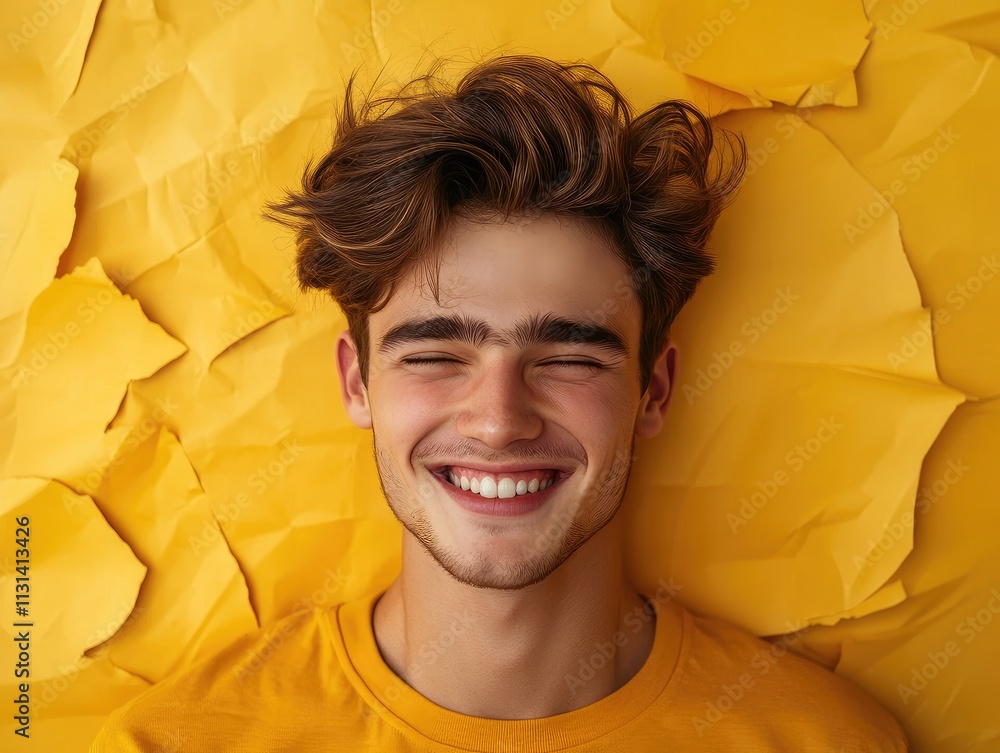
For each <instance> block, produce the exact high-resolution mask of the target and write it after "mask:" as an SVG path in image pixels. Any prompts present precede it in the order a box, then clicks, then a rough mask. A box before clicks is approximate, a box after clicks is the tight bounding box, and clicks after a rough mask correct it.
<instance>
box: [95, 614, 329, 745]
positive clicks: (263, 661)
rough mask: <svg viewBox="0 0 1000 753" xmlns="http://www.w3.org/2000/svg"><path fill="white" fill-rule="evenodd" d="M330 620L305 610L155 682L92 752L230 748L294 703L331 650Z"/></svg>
mask: <svg viewBox="0 0 1000 753" xmlns="http://www.w3.org/2000/svg"><path fill="white" fill-rule="evenodd" d="M328 620H329V615H328V614H327V613H326V610H321V609H303V610H299V611H297V612H294V613H292V614H290V615H287V616H285V617H284V618H281V619H279V620H277V621H276V622H274V623H272V624H270V625H268V626H265V627H263V628H260V629H259V630H258V631H256V632H254V633H250V634H247V635H244V636H243V637H242V638H240V639H238V640H236V641H235V642H233V643H232V644H230V645H229V646H228V647H227V648H226V649H224V650H223V651H221V652H219V653H217V654H215V655H214V656H211V657H208V658H206V659H203V660H201V661H199V662H198V663H196V664H194V665H193V666H191V667H190V668H188V669H187V670H184V671H182V672H179V673H176V674H174V675H171V676H170V677H168V678H166V679H164V680H162V681H161V682H158V683H156V684H154V685H153V686H152V687H150V688H148V689H147V690H145V691H143V692H142V693H140V694H139V695H138V696H136V697H135V698H133V699H132V700H131V701H129V702H128V703H127V704H125V705H124V706H122V707H120V708H118V709H116V710H115V711H113V712H112V713H111V714H110V715H109V716H108V718H107V720H106V721H105V723H104V725H103V727H102V728H101V730H100V732H99V734H98V736H97V738H96V739H95V740H94V742H93V744H92V747H91V749H90V753H104V751H154V750H155V751H160V752H163V753H166V752H167V751H178V752H179V751H182V750H183V751H196V750H212V749H216V750H217V749H222V748H224V747H225V746H224V744H223V741H224V740H227V739H232V737H231V734H233V733H235V732H237V731H238V730H240V729H242V730H243V731H244V732H245V731H246V729H247V728H248V726H250V725H249V724H248V723H249V722H252V721H253V720H256V721H257V722H258V723H263V722H264V721H265V720H266V719H267V718H268V717H271V718H273V717H275V716H280V714H281V713H282V712H281V707H282V706H285V705H291V706H294V704H295V703H296V697H295V695H296V689H297V688H301V687H302V684H303V681H306V685H307V686H308V682H307V680H308V678H307V677H305V676H304V675H303V673H304V672H308V671H309V670H310V669H311V670H312V672H313V674H315V673H316V672H317V671H318V669H317V662H316V654H317V652H319V653H322V652H326V653H329V652H328V650H327V649H326V648H325V644H326V643H328V642H327V641H326V634H327V632H328V630H329V621H328ZM327 666H328V665H327ZM312 687H315V685H313V686H312Z"/></svg>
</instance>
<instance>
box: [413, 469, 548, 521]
mask: <svg viewBox="0 0 1000 753" xmlns="http://www.w3.org/2000/svg"><path fill="white" fill-rule="evenodd" d="M431 475H432V476H434V478H436V479H437V480H438V481H439V482H440V483H441V485H442V486H443V487H444V488H445V491H447V492H448V494H449V495H450V496H451V498H452V499H453V500H455V501H456V502H457V503H458V504H459V505H460V506H461V507H463V508H464V509H466V510H468V511H469V512H474V513H478V514H480V515H493V516H502V517H510V518H513V517H517V516H518V515H527V514H528V513H531V512H534V511H535V510H537V509H538V508H539V507H541V506H542V505H544V504H545V503H546V502H548V500H549V498H550V497H551V496H552V492H553V491H554V490H555V489H556V488H557V487H558V486H559V485H560V484H562V482H563V481H564V480H565V476H563V477H560V478H558V479H557V481H556V482H555V483H554V484H552V485H551V486H550V487H548V488H547V489H543V490H542V491H538V492H534V493H532V494H523V495H518V496H516V497H511V498H509V499H500V498H499V497H494V498H493V499H487V498H486V497H483V496H482V495H479V494H473V493H472V492H471V491H466V490H465V489H461V488H459V487H457V486H455V485H454V484H452V483H451V482H450V481H448V479H446V478H443V477H441V476H439V475H438V474H436V473H431Z"/></svg>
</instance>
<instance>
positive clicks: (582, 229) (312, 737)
mask: <svg viewBox="0 0 1000 753" xmlns="http://www.w3.org/2000/svg"><path fill="white" fill-rule="evenodd" d="M351 91H352V89H351V86H350V85H349V86H348V93H347V98H346V101H345V108H344V112H343V116H342V118H341V121H340V124H339V129H338V133H337V136H336V140H335V143H334V145H333V148H332V150H331V151H330V152H329V154H327V155H326V156H325V157H324V158H323V159H322V160H321V161H320V162H319V163H318V164H317V165H316V166H315V167H314V168H310V169H309V170H307V172H306V176H305V178H304V181H303V188H302V190H301V191H300V192H298V193H296V194H293V195H290V196H289V197H288V198H287V200H285V201H283V202H282V203H280V204H277V205H275V206H273V207H272V208H271V211H272V215H273V216H275V217H277V218H278V219H280V220H282V221H284V222H286V223H287V224H289V225H291V226H292V227H294V228H295V229H296V231H297V241H298V258H297V265H298V274H299V279H300V281H301V282H302V285H303V286H304V287H317V288H321V289H325V290H328V291H329V292H330V293H331V295H333V296H334V298H335V299H336V300H337V301H338V303H339V304H340V305H341V307H342V308H343V310H344V312H345V314H346V316H347V319H348V325H349V331H347V332H344V333H342V334H341V335H340V337H339V339H338V340H337V354H336V355H337V364H338V371H339V376H340V385H341V392H342V396H343V399H344V404H345V406H346V408H347V412H348V414H349V416H350V418H351V420H352V421H353V422H354V423H355V424H357V425H358V426H359V427H361V428H364V429H369V428H370V429H372V431H373V438H374V448H375V456H376V460H377V467H378V473H379V477H380V480H381V485H382V490H383V493H384V495H385V498H386V500H387V501H388V504H389V506H390V507H391V508H392V511H393V513H394V514H395V516H396V517H397V518H398V519H399V521H400V522H401V523H402V524H403V527H404V531H403V566H402V572H401V573H400V575H399V577H398V578H397V579H396V581H395V582H394V583H393V584H392V585H391V586H390V587H389V588H388V590H386V591H385V592H384V593H381V594H377V595H373V596H371V597H368V598H365V599H362V600H359V601H355V602H349V603H346V604H342V605H338V606H337V607H334V608H331V609H313V610H304V611H301V612H297V613H295V614H293V615H290V616H288V617H286V618H285V619H284V620H282V621H281V622H279V623H278V624H277V625H276V626H273V627H272V628H270V629H269V630H266V631H264V632H262V633H261V634H260V635H257V636H252V637H250V638H247V639H245V640H244V641H241V642H240V643H238V644H237V645H235V646H233V647H231V648H230V649H229V650H227V651H226V652H224V653H223V654H221V655H219V656H217V657H215V658H213V659H211V660H208V661H205V662H202V663H201V664H199V665H198V666H196V667H195V668H194V669H192V670H190V671H188V672H186V673H184V674H181V675H180V676H176V677H173V678H170V679H168V680H166V681H164V682H163V683H160V684H158V685H157V686H155V687H154V688H152V689H151V690H150V691H149V692H147V693H146V694H144V695H142V696H140V697H139V698H137V699H135V700H134V701H133V702H132V703H130V704H129V705H127V706H126V707H124V708H123V709H122V710H119V711H118V712H115V714H114V715H113V716H112V717H111V719H110V720H109V721H108V723H107V725H106V726H105V729H104V730H103V732H102V734H101V735H100V737H99V738H98V740H97V742H96V743H95V744H94V747H93V749H92V750H93V751H95V753H103V752H104V751H112V750H116V751H117V750H132V751H140V750H141V751H149V750H163V749H164V748H169V747H170V746H174V747H175V748H176V749H177V750H183V751H201V750H204V751H209V750H239V751H265V750H279V749H281V750H285V749H287V750H295V751H321V750H323V751H326V750H331V751H338V753H339V752H341V751H428V752H429V751H494V752H496V753H500V752H501V751H534V752H541V751H578V752H579V753H584V752H585V751H588V752H589V751H623V752H628V753H640V752H641V751H657V752H659V751H664V750H676V751H712V752H713V753H715V752H716V751H728V750H733V751H792V750H794V751H817V752H818V751H830V752H832V751H872V752H874V751H904V750H906V741H905V738H904V736H903V733H902V732H901V730H900V728H899V726H898V724H897V723H896V722H895V721H894V720H893V719H892V718H891V717H890V716H889V715H888V714H887V713H886V712H885V711H884V710H883V709H882V708H881V707H879V706H878V705H877V704H876V703H875V702H874V701H873V700H872V699H871V698H869V697H868V696H866V695H865V694H864V693H863V692H862V691H860V690H859V689H858V688H857V687H855V686H853V685H852V684H850V683H849V682H847V681H846V680H844V679H843V678H841V677H839V676H836V675H834V674H832V673H830V672H828V671H827V670H826V669H824V668H822V667H820V666H819V665H816V664H814V663H812V662H810V661H808V660H806V659H803V658H800V657H797V656H795V655H792V654H784V655H782V656H780V658H779V659H774V660H767V661H766V662H765V661H763V659H764V657H765V656H773V657H776V656H778V654H777V653H776V652H774V651H772V646H771V644H768V643H767V642H765V641H762V640H760V639H758V638H756V637H754V636H751V635H749V634H748V633H746V632H744V631H741V630H739V629H737V628H735V627H733V626H730V625H728V624H726V623H724V622H721V621H718V620H712V619H705V618H701V617H696V616H694V615H693V614H691V613H690V612H688V611H687V610H685V609H684V608H683V607H681V606H680V605H679V604H677V603H676V601H673V600H672V599H671V597H672V595H673V594H672V593H671V591H670V589H669V588H668V589H666V590H663V589H661V591H659V592H657V593H655V594H640V593H637V592H636V590H635V589H634V588H632V587H631V585H630V584H629V583H628V582H627V581H626V579H625V577H624V575H623V567H622V552H621V530H620V525H619V521H620V520H621V518H620V517H617V516H616V514H617V512H618V510H619V508H620V506H621V503H622V500H623V497H624V494H625V489H626V486H627V484H628V478H629V470H630V466H631V463H632V460H633V457H634V455H633V451H634V442H635V438H636V437H639V438H649V437H653V436H655V435H656V434H657V433H658V432H659V431H660V429H661V427H662V423H663V416H664V413H665V411H666V408H667V404H668V402H669V400H670V395H671V391H672V389H673V385H674V373H675V367H676V348H675V346H674V345H673V344H672V343H671V342H670V340H669V337H668V331H669V327H670V324H671V322H672V321H673V319H674V317H675V316H676V314H677V312H678V310H679V309H680V307H681V306H682V305H683V304H684V303H685V302H686V301H687V300H688V299H689V298H690V296H691V295H692V293H693V292H694V290H695V287H696V286H697V284H698V282H699V280H700V279H701V278H703V277H704V276H705V275H707V274H709V273H710V271H711V269H712V261H711V259H710V258H709V257H708V255H707V254H706V252H705V244H706V241H707V239H708V236H709V233H710V231H711V229H712V227H713V225H714V223H715V221H716V218H717V217H718V215H719V213H720V212H721V211H722V209H723V207H724V205H725V204H726V203H727V202H728V201H729V200H730V199H731V198H732V196H733V195H734V191H735V190H736V188H737V186H738V184H739V181H740V179H741V177H742V170H743V165H744V161H745V151H744V149H743V147H742V143H741V142H739V148H738V149H733V148H731V149H729V150H728V152H727V153H728V154H729V155H730V156H731V157H732V159H729V160H726V159H718V160H716V159H714V158H715V157H716V156H718V155H716V154H715V153H714V152H713V133H712V128H711V126H710V125H709V123H708V121H707V120H706V119H705V118H704V116H702V115H701V114H700V113H698V111H697V110H696V109H695V108H693V107H692V106H690V105H688V104H686V103H683V102H677V101H673V102H665V103H662V104H661V105H658V106H657V107H654V108H652V109H651V110H649V111H647V112H646V113H643V114H642V115H640V116H638V117H633V116H632V114H631V112H630V110H629V107H628V105H627V103H626V101H625V100H624V98H623V97H622V95H621V94H619V92H618V91H617V90H616V89H615V87H614V86H613V85H612V84H611V82H610V81H608V80H607V79H606V78H604V77H603V76H602V75H601V74H599V73H598V72H597V71H596V70H594V69H593V68H591V67H589V66H585V65H561V64H557V63H555V62H553V61H550V60H546V59H543V58H536V57H530V56H509V57H500V58H496V59H493V60H490V61H487V62H485V63H482V64H480V65H478V66H477V67H475V68H473V69H472V70H471V71H470V72H468V73H467V75H465V76H464V78H463V79H462V80H461V81H460V82H459V83H458V85H457V87H456V88H455V89H454V90H453V91H441V90H437V89H434V87H429V88H427V89H426V90H424V91H423V92H422V93H420V94H418V95H408V96H407V97H405V98H404V97H402V96H401V97H400V98H398V99H397V100H395V101H391V102H388V104H395V105H398V106H397V107H396V108H395V110H391V109H390V111H385V112H382V113H381V114H379V115H375V114H374V113H375V111H376V110H377V109H378V107H380V106H381V105H384V104H387V103H386V102H384V101H383V102H381V104H380V103H378V102H377V101H376V102H369V103H368V104H367V105H366V106H365V108H364V109H363V110H361V111H360V113H358V112H356V111H355V108H354V106H353V104H352V94H351ZM726 143H727V145H729V146H730V147H731V146H732V143H731V142H729V141H727V142H726ZM762 664H763V666H765V668H766V671H763V670H762V669H761V665H762Z"/></svg>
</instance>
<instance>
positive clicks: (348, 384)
mask: <svg viewBox="0 0 1000 753" xmlns="http://www.w3.org/2000/svg"><path fill="white" fill-rule="evenodd" d="M336 348H337V373H338V376H339V378H340V395H341V397H342V398H343V400H344V408H346V409H347V416H348V418H350V419H351V422H352V423H353V424H354V425H355V426H357V427H358V428H359V429H370V428H372V413H371V406H370V405H369V403H368V390H367V389H366V388H365V385H364V383H363V382H362V381H361V366H360V364H359V363H358V352H357V347H356V346H355V343H354V338H352V337H351V333H350V331H349V330H344V331H343V332H341V333H340V335H339V336H338V337H337V344H336Z"/></svg>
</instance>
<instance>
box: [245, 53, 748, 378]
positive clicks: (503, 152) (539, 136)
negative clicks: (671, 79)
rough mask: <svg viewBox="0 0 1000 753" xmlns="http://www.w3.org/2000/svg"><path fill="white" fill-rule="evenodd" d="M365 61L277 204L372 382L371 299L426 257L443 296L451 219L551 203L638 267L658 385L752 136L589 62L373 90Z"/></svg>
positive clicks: (502, 62)
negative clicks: (669, 341) (317, 146)
mask: <svg viewBox="0 0 1000 753" xmlns="http://www.w3.org/2000/svg"><path fill="white" fill-rule="evenodd" d="M356 76H357V71H355V72H354V73H353V74H352V75H351V76H350V79H349V80H348V81H347V88H346V94H345V97H344V104H343V109H342V111H341V112H340V113H338V117H337V127H336V132H335V135H334V143H333V146H332V148H331V149H330V151H329V152H327V153H326V154H325V155H324V156H323V157H322V158H321V159H320V160H319V161H318V162H315V163H312V162H311V163H310V164H309V165H308V166H307V167H306V169H305V171H304V174H303V178H302V188H301V190H299V191H295V192H288V193H286V195H285V196H284V198H283V199H282V200H280V201H276V202H272V203H269V204H268V205H267V207H266V209H265V213H264V214H265V216H266V217H269V218H270V219H272V220H275V221H277V222H279V223H281V224H283V225H285V226H287V227H289V228H291V229H292V230H294V231H295V241H296V246H297V252H296V274H297V278H298V283H299V287H300V289H301V290H303V291H305V290H307V289H309V288H318V289H323V290H326V291H329V293H330V295H331V296H332V297H333V298H334V299H335V300H336V301H337V303H338V304H339V305H340V307H341V309H342V310H343V312H344V314H345V316H346V317H347V323H348V328H349V329H350V332H351V335H352V337H353V339H354V341H355V343H356V345H357V347H358V359H359V367H360V372H361V378H362V381H363V383H364V384H365V386H366V387H367V385H368V365H369V350H370V349H369V332H368V316H369V314H372V313H375V312H377V311H380V310H381V309H382V308H384V307H385V305H386V304H387V303H388V301H389V299H390V298H391V296H392V294H393V292H394V290H395V289H396V286H397V284H398V282H399V281H400V280H401V278H403V276H404V275H405V274H406V273H407V272H408V271H409V270H410V269H411V268H412V267H413V265H415V264H420V265H423V267H424V272H425V274H426V276H427V279H428V280H429V281H430V284H431V289H432V291H433V293H434V297H435V300H437V301H438V303H440V299H439V293H438V275H439V272H440V258H439V253H438V250H439V247H440V244H441V242H442V241H443V239H444V236H445V234H446V233H447V231H448V229H449V227H450V225H451V224H452V223H453V221H455V220H456V219H458V218H469V219H475V218H482V219H488V218H491V217H493V218H495V217H497V216H500V217H502V218H503V219H508V218H510V217H511V216H523V217H534V216H539V215H542V214H551V215H560V216H569V217H573V218H576V219H578V220H581V221H582V225H583V226H584V227H585V228H588V229H591V230H596V231H597V232H598V233H599V235H600V236H601V237H603V238H604V239H606V240H607V242H608V244H609V246H610V248H611V249H612V250H613V251H614V253H616V254H617V255H618V256H619V258H620V259H621V260H622V261H623V262H624V263H625V264H626V266H627V267H628V269H629V270H630V284H631V285H632V292H634V293H635V295H636V298H637V299H638V301H639V303H640V304H641V310H642V323H641V327H642V330H641V331H642V335H641V342H640V350H639V364H640V385H641V390H640V394H642V393H645V391H646V388H647V387H648V385H649V379H650V375H651V372H652V368H653V364H654V363H655V361H656V358H657V357H658V356H659V355H660V353H661V352H662V349H663V347H664V345H665V344H666V338H667V336H668V334H669V329H670V325H671V323H672V322H673V320H674V317H676V316H677V313H678V311H680V309H681V307H682V306H683V305H684V304H685V303H686V302H687V301H688V299H689V298H690V297H691V296H692V295H693V294H694V291H695V288H696V287H697V285H698V283H699V282H700V281H701V279H702V278H703V277H705V276H707V275H708V274H710V273H711V272H712V270H713V268H714V261H713V259H712V258H711V257H710V256H709V254H708V253H707V252H706V248H705V246H706V243H707V241H708V237H709V234H710V233H711V231H712V228H713V226H714V225H715V222H716V219H717V218H718V216H719V214H720V213H721V211H722V210H723V208H724V207H725V206H726V205H727V204H728V203H729V201H730V200H731V199H732V198H733V197H734V196H735V193H736V191H737V189H738V187H739V185H740V183H741V181H742V178H743V174H744V169H745V166H746V146H745V143H744V142H743V139H742V137H736V139H735V140H733V141H731V140H730V139H729V138H728V137H729V136H730V135H731V134H730V133H729V132H728V131H723V132H722V133H724V134H725V136H726V137H727V138H726V139H725V145H726V146H727V147H729V148H728V149H726V150H725V154H723V153H720V152H715V153H713V128H712V126H711V124H710V122H709V120H708V119H707V118H706V117H705V116H704V115H703V114H702V113H701V112H699V110H698V109H697V108H696V107H695V106H694V105H693V104H691V103H689V102H686V101H684V100H670V101H665V102H661V103H660V104H657V105H655V106H654V107H651V108H650V109H649V110H647V111H645V112H643V113H642V114H640V115H639V116H637V117H636V116H635V115H634V114H633V111H632V108H631V106H630V104H629V102H628V100H627V99H626V98H625V96H624V95H623V94H622V93H621V92H620V91H619V90H618V89H617V87H616V86H615V85H614V84H613V83H612V82H611V80H610V79H608V78H607V77H606V76H605V75H604V74H602V73H601V72H599V71H598V70H596V69H595V68H594V67H592V66H591V65H588V64H585V63H560V62H556V61H554V60H550V59H548V58H544V57H537V56H532V55H504V56H500V57H495V58H491V59H488V60H486V61H482V62H479V63H478V64H476V65H474V66H473V67H472V68H471V69H469V70H468V71H467V72H465V74H464V75H463V76H462V77H461V79H460V80H459V81H458V82H457V84H455V85H454V87H451V86H449V85H447V84H446V83H445V82H444V81H442V80H440V79H438V78H436V76H435V74H434V72H433V69H432V72H431V73H428V74H426V75H424V76H420V77H418V78H415V79H413V80H412V81H411V82H409V83H408V84H407V85H405V86H403V87H402V88H400V89H399V90H398V91H397V92H396V93H395V94H393V95H391V96H383V97H374V96H372V95H371V94H369V95H368V96H367V97H364V98H362V101H361V103H360V104H355V102H354V97H355V95H354V91H355V86H354V83H355V78H356ZM726 154H728V155H729V157H730V158H729V159H725V158H724V157H725V155H726ZM432 269H433V270H434V273H433V274H431V271H432Z"/></svg>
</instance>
